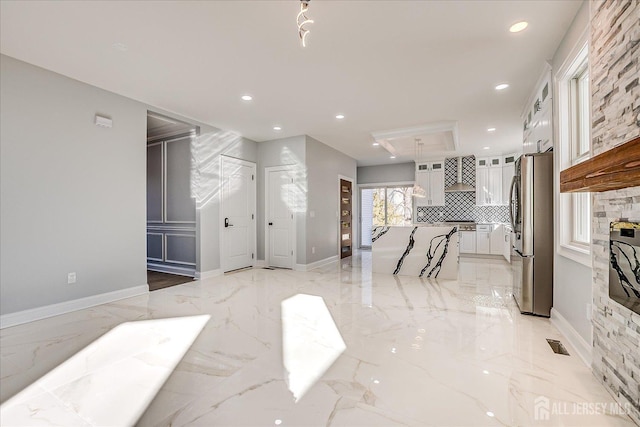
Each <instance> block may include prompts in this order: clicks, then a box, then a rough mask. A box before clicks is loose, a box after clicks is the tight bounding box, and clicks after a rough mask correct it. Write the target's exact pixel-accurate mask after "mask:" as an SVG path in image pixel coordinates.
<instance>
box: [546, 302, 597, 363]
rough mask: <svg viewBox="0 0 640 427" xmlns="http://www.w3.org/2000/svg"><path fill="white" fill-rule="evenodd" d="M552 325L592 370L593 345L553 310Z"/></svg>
mask: <svg viewBox="0 0 640 427" xmlns="http://www.w3.org/2000/svg"><path fill="white" fill-rule="evenodd" d="M550 320H551V324H552V325H553V326H555V327H556V328H557V329H558V331H560V333H561V334H562V335H564V337H565V338H566V339H567V341H569V344H571V346H572V347H573V348H574V349H575V350H576V352H577V353H578V356H580V358H581V359H582V361H583V362H584V363H585V365H587V366H588V367H589V369H591V345H589V343H587V342H586V341H585V340H584V338H582V336H581V335H580V334H579V333H578V332H577V331H576V330H575V329H574V328H573V326H571V323H569V321H568V320H567V319H565V318H564V316H563V315H562V314H560V313H559V312H558V311H557V310H555V309H553V308H552V309H551V319H550Z"/></svg>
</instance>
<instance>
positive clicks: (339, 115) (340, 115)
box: [336, 114, 344, 120]
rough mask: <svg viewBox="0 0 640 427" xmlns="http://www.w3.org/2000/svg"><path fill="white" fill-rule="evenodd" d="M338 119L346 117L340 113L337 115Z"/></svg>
mask: <svg viewBox="0 0 640 427" xmlns="http://www.w3.org/2000/svg"><path fill="white" fill-rule="evenodd" d="M336 119H338V120H342V119H344V114H338V115H337V116H336Z"/></svg>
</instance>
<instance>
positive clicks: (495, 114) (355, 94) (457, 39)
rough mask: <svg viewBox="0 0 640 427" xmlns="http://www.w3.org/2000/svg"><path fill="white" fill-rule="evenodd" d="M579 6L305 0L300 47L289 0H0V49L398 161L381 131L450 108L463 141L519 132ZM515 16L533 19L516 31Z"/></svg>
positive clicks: (136, 91)
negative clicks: (499, 87)
mask: <svg viewBox="0 0 640 427" xmlns="http://www.w3.org/2000/svg"><path fill="white" fill-rule="evenodd" d="M580 5H581V1H570V0H557V1H553V0H541V1H505V0H498V1H480V0H477V1H476V0H473V1H329V0H312V1H311V2H310V4H309V11H308V16H309V17H310V18H311V19H314V20H315V23H313V24H311V25H309V26H308V28H309V29H310V30H311V33H310V34H309V36H308V38H307V47H306V48H302V47H301V46H300V43H299V39H298V33H297V27H296V15H297V13H298V10H299V3H298V2H297V1H293V0H288V1H194V2H189V1H179V2H171V1H104V2H98V1H89V2H61V1H55V2H54V1H42V2H40V1H2V2H1V6H0V7H1V9H0V51H1V52H2V53H3V54H6V55H9V56H12V57H15V58H18V59H21V60H23V61H26V62H29V63H32V64H35V65H38V66H41V67H43V68H47V69H50V70H53V71H56V72H58V73H61V74H64V75H67V76H69V77H72V78H74V79H77V80H80V81H83V82H86V83H89V84H92V85H95V86H98V87H101V88H104V89H107V90H110V91H113V92H116V93H119V94H122V95H125V96H128V97H131V98H134V99H137V100H140V101H143V102H146V103H148V104H151V105H153V106H156V107H160V108H163V109H166V110H168V111H173V112H176V113H179V114H182V115H184V116H187V117H191V118H193V119H195V120H199V121H202V122H204V123H208V124H211V125H213V126H216V127H219V128H222V129H225V130H231V131H235V132H237V133H239V134H241V135H243V136H245V137H247V138H250V139H253V140H255V141H266V140H271V139H275V138H282V137H287V136H293V135H300V134H308V135H310V136H312V137H313V138H316V139H318V140H320V141H322V142H324V143H325V144H327V145H330V146H332V147H334V148H336V149H338V150H340V151H342V152H344V153H346V154H348V155H350V156H352V157H353V158H355V159H357V160H358V164H359V165H372V164H383V163H392V162H402V161H408V160H411V159H412V158H413V156H412V155H411V154H407V155H404V156H398V158H397V159H395V160H390V159H389V155H388V153H387V152H386V151H385V150H384V149H383V148H381V147H373V146H372V145H371V142H372V136H371V134H372V133H375V132H377V131H381V130H389V129H396V128H407V127H412V126H421V125H428V124H430V123H435V122H441V121H457V124H458V142H459V147H458V153H456V154H459V155H465V154H477V153H480V152H483V153H506V152H509V151H512V150H515V149H517V148H518V147H519V146H521V140H522V132H521V125H522V124H521V122H520V117H519V116H520V113H521V112H522V110H523V109H524V104H525V102H526V100H527V96H528V95H529V93H530V91H532V90H533V86H534V84H535V82H536V80H537V78H538V76H539V74H540V72H541V71H542V67H543V61H545V60H548V59H550V58H551V57H552V55H553V53H554V52H555V49H556V48H557V46H558V44H559V43H560V41H561V39H562V37H563V35H564V33H565V32H566V30H567V28H568V27H569V25H570V23H571V21H572V20H573V17H574V16H575V14H576V12H577V10H578V9H579V7H580ZM519 20H527V21H528V22H529V28H527V29H526V30H525V31H524V32H522V33H518V34H511V33H509V31H508V28H509V26H510V25H511V24H513V23H514V22H516V21H519ZM114 44H121V45H116V46H115V47H114ZM122 45H124V46H125V47H126V49H122ZM118 47H120V48H118ZM501 82H508V83H509V84H510V85H511V86H510V88H508V89H507V90H505V91H502V92H497V91H495V90H494V86H495V85H496V84H498V83H501ZM243 94H251V95H253V97H254V100H253V101H251V102H245V101H242V100H241V99H240V96H241V95H243ZM340 113H341V114H344V115H345V116H346V117H345V119H343V120H337V119H336V118H335V115H336V114H340ZM275 125H279V126H282V131H279V132H276V131H274V130H273V129H272V128H273V126H275ZM487 127H495V128H497V130H496V132H494V133H493V134H490V133H488V132H487V131H486V129H487ZM484 146H489V147H491V149H490V150H482V147H484Z"/></svg>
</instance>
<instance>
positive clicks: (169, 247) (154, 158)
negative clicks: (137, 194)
mask: <svg viewBox="0 0 640 427" xmlns="http://www.w3.org/2000/svg"><path fill="white" fill-rule="evenodd" d="M191 141H192V137H191V136H189V135H187V136H181V137H174V138H171V139H166V140H162V141H155V142H152V143H149V144H148V145H147V268H148V269H150V270H156V271H165V272H171V273H179V274H189V275H192V274H194V273H195V269H196V205H195V198H193V197H192V195H191V169H192V168H191V158H192V156H191Z"/></svg>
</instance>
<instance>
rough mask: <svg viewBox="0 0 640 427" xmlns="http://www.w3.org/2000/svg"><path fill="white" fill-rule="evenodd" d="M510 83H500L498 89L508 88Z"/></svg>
mask: <svg viewBox="0 0 640 427" xmlns="http://www.w3.org/2000/svg"><path fill="white" fill-rule="evenodd" d="M508 87H509V85H508V84H506V83H500V84H499V85H498V86H496V90H505V89H506V88H508Z"/></svg>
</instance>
